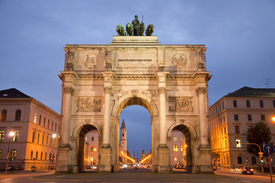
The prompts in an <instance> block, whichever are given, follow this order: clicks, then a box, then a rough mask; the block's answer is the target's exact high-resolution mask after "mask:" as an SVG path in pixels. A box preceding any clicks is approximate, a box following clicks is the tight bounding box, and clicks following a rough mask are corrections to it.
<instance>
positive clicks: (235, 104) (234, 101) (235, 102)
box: [233, 100, 237, 108]
mask: <svg viewBox="0 0 275 183" xmlns="http://www.w3.org/2000/svg"><path fill="white" fill-rule="evenodd" d="M233 107H234V108H236V107H237V100H233Z"/></svg>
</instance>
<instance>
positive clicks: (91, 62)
mask: <svg viewBox="0 0 275 183" xmlns="http://www.w3.org/2000/svg"><path fill="white" fill-rule="evenodd" d="M84 65H85V66H86V67H88V68H93V67H94V66H95V65H96V55H95V54H89V55H86V57H85V59H84Z"/></svg>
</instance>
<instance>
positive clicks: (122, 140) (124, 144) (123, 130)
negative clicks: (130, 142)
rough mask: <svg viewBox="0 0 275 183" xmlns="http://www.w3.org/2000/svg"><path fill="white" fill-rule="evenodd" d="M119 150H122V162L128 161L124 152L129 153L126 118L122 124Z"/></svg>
mask: <svg viewBox="0 0 275 183" xmlns="http://www.w3.org/2000/svg"><path fill="white" fill-rule="evenodd" d="M119 152H120V157H121V160H122V164H125V163H127V158H126V157H125V156H123V154H124V155H128V153H127V129H126V125H125V122H124V119H123V121H122V125H121V127H120V143H119Z"/></svg>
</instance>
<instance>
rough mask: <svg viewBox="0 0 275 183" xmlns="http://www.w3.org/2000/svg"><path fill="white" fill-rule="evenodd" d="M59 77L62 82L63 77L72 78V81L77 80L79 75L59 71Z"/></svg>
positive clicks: (73, 72)
mask: <svg viewBox="0 0 275 183" xmlns="http://www.w3.org/2000/svg"><path fill="white" fill-rule="evenodd" d="M60 73H61V75H58V77H59V78H60V79H61V80H63V79H64V78H65V77H72V78H73V79H78V78H79V75H78V74H76V72H75V71H60Z"/></svg>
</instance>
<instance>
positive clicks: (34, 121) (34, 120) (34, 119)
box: [33, 113, 37, 123]
mask: <svg viewBox="0 0 275 183" xmlns="http://www.w3.org/2000/svg"><path fill="white" fill-rule="evenodd" d="M36 116H37V114H36V113H34V117H33V123H36Z"/></svg>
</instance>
